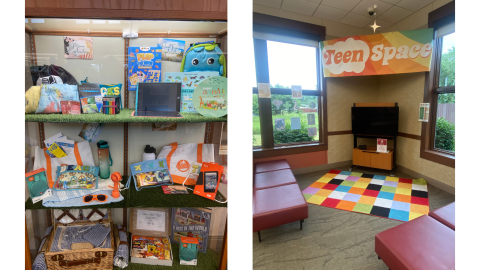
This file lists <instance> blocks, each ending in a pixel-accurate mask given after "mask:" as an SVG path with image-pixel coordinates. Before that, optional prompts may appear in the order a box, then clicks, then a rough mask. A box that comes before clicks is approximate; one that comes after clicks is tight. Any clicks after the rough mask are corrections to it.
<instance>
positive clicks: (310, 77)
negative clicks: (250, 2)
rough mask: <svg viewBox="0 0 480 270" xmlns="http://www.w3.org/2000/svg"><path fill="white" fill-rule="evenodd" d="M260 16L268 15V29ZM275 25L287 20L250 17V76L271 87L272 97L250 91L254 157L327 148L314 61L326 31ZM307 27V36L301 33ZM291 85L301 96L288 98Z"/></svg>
mask: <svg viewBox="0 0 480 270" xmlns="http://www.w3.org/2000/svg"><path fill="white" fill-rule="evenodd" d="M259 17H269V18H268V19H269V20H268V23H267V25H265V24H260V23H259V22H258V20H256V19H258V18H259ZM272 18H275V19H272ZM280 21H283V22H285V21H288V22H289V23H287V24H288V25H291V23H290V22H292V21H290V20H287V19H281V18H276V17H272V16H268V15H258V14H255V13H254V26H253V32H254V39H253V43H254V52H255V53H254V55H255V73H256V74H255V78H256V82H258V83H268V84H270V90H271V98H259V97H258V90H257V87H256V86H255V87H253V147H254V158H260V157H268V156H274V155H285V154H287V155H288V154H294V153H303V152H310V151H321V150H326V146H327V145H326V136H325V135H326V130H325V129H324V128H323V123H324V121H323V119H324V118H323V117H324V115H323V112H324V109H325V110H326V108H325V105H324V104H323V103H322V101H323V97H324V95H326V93H325V89H322V80H323V71H322V70H321V66H320V62H319V59H320V56H319V53H320V50H319V42H320V41H321V40H322V38H323V37H324V36H325V32H324V31H325V28H324V27H322V26H318V25H311V24H307V23H300V24H301V25H302V26H301V27H299V25H298V24H297V27H299V28H298V29H292V28H289V29H284V28H279V27H278V26H277V25H283V26H284V27H285V25H287V24H286V23H280V24H277V25H274V24H275V22H280ZM261 23H266V21H262V22H261ZM296 23H299V22H296ZM312 27H313V28H314V29H315V28H316V30H317V34H313V33H312V30H311V29H312ZM309 28H310V30H309V31H310V32H308V31H307V32H302V31H305V29H309ZM292 30H295V31H292ZM318 30H320V31H318ZM322 30H323V31H322ZM252 81H254V80H252ZM292 85H300V86H301V89H302V97H301V98H293V97H292V90H291V88H292Z"/></svg>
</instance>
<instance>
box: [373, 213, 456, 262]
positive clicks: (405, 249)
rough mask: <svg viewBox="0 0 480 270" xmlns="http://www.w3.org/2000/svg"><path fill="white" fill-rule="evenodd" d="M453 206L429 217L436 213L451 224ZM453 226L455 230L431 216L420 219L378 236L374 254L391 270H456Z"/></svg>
mask: <svg viewBox="0 0 480 270" xmlns="http://www.w3.org/2000/svg"><path fill="white" fill-rule="evenodd" d="M451 207H452V205H451V204H450V205H447V206H445V207H443V208H440V209H437V210H436V211H433V212H431V213H430V214H433V215H435V214H434V213H435V212H436V215H439V216H442V220H447V221H449V220H451V218H452V216H451V215H450V214H451ZM453 208H455V205H454V204H453ZM439 213H440V214H439ZM430 214H429V215H430ZM453 215H454V212H453ZM453 220H454V216H453ZM450 222H451V221H450ZM454 224H455V222H454V221H453V229H452V228H451V227H449V226H448V225H447V226H446V225H445V224H444V223H443V222H440V221H438V220H437V219H435V218H433V217H431V216H421V217H419V218H416V219H414V220H412V221H409V222H406V223H404V224H401V225H398V226H396V227H393V228H391V229H388V230H386V231H383V232H381V233H379V234H377V235H376V236H375V252H376V253H377V255H378V258H379V259H382V260H383V262H384V263H385V264H386V265H387V266H388V267H389V269H390V270H407V269H408V270H417V269H418V270H420V269H421V270H430V269H432V270H433V269H435V270H451V269H455V230H454V229H455V225H454Z"/></svg>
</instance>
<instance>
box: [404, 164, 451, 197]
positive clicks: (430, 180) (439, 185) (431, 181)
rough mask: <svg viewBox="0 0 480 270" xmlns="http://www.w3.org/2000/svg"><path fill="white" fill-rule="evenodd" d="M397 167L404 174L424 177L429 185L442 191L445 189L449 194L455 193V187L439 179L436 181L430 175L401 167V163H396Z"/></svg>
mask: <svg viewBox="0 0 480 270" xmlns="http://www.w3.org/2000/svg"><path fill="white" fill-rule="evenodd" d="M397 169H398V170H399V171H402V172H404V173H406V174H408V175H411V176H413V177H415V178H423V179H425V181H427V183H429V184H430V185H433V186H435V187H437V188H439V189H441V190H443V191H446V192H448V193H450V194H453V195H455V187H452V186H449V185H447V184H445V183H442V182H440V181H438V180H435V179H433V178H431V177H428V176H426V175H423V174H421V173H418V172H416V171H412V170H410V169H408V168H405V167H403V166H402V165H398V164H397Z"/></svg>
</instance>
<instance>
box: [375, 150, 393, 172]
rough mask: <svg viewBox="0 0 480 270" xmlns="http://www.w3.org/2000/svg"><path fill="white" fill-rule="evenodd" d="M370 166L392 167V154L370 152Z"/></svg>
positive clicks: (388, 168)
mask: <svg viewBox="0 0 480 270" xmlns="http://www.w3.org/2000/svg"><path fill="white" fill-rule="evenodd" d="M370 166H371V167H372V168H377V169H384V170H391V169H392V167H393V154H392V152H390V153H371V157H370Z"/></svg>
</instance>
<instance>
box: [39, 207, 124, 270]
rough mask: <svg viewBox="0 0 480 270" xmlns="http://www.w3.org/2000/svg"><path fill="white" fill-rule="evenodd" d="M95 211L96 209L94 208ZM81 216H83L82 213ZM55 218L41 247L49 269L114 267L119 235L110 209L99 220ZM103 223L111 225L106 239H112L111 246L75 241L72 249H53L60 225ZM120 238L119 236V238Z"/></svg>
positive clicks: (66, 213) (82, 225)
mask: <svg viewBox="0 0 480 270" xmlns="http://www.w3.org/2000/svg"><path fill="white" fill-rule="evenodd" d="M65 211H66V212H64V213H65V215H68V210H65ZM92 211H94V210H92ZM80 217H83V215H81V216H80ZM59 220H61V218H60V217H59V218H58V220H54V221H55V224H54V227H53V230H52V232H51V233H50V235H48V236H47V241H46V242H45V245H43V247H42V249H41V251H40V252H41V253H44V255H45V262H46V264H47V268H48V270H57V269H82V270H94V269H113V257H114V256H115V251H116V247H117V245H115V234H117V235H118V232H117V227H116V226H114V225H113V222H112V219H111V212H110V210H108V212H107V214H106V215H105V217H104V218H103V219H100V220H97V221H91V220H89V218H88V217H83V219H81V218H78V219H77V218H74V219H73V220H74V221H73V222H72V223H69V224H64V223H61V222H59ZM97 223H99V224H102V225H104V226H106V227H110V228H111V230H110V233H109V237H108V236H107V239H106V240H105V241H108V239H109V240H110V247H109V248H95V247H93V245H92V244H90V243H89V242H85V243H74V244H72V245H71V249H70V250H62V251H52V247H53V246H52V245H53V243H54V239H55V238H56V233H57V229H58V228H60V227H71V226H80V227H84V226H93V225H95V224H97ZM117 239H118V238H117Z"/></svg>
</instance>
